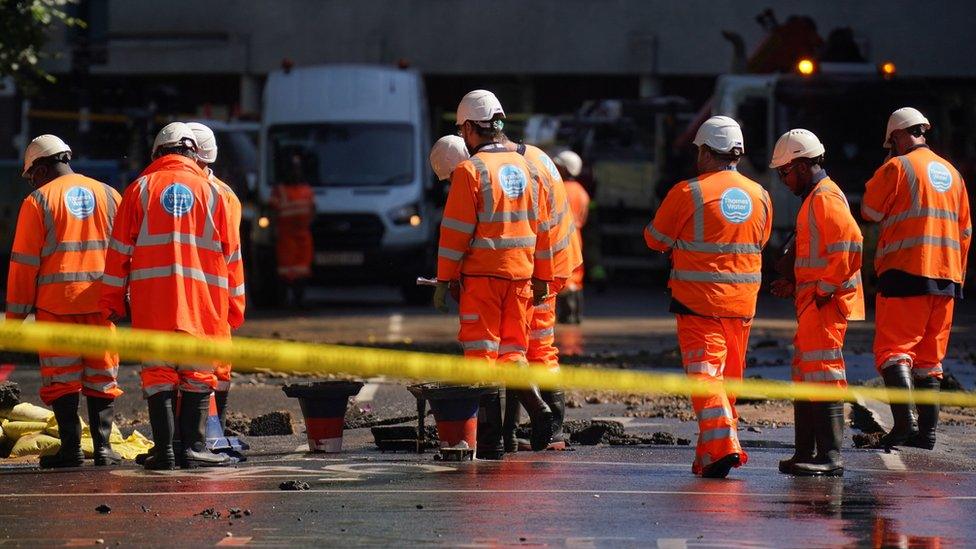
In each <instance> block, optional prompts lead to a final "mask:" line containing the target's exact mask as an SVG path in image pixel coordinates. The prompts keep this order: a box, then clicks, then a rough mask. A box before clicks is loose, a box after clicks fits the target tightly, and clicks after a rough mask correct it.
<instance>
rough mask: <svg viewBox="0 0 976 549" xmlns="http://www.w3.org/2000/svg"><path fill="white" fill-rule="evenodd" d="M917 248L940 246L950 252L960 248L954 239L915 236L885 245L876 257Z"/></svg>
mask: <svg viewBox="0 0 976 549" xmlns="http://www.w3.org/2000/svg"><path fill="white" fill-rule="evenodd" d="M917 246H940V247H943V248H949V249H950V250H958V249H959V248H960V246H959V241H958V240H956V239H954V238H949V237H937V236H916V237H912V238H906V239H904V240H897V241H895V242H892V243H891V244H887V245H885V247H884V248H881V249H879V250H878V253H877V256H876V257H881V256H884V255H888V254H890V253H892V252H897V251H898V250H904V249H907V248H915V247H917Z"/></svg>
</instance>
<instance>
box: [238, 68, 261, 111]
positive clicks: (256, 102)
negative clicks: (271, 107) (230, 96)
mask: <svg viewBox="0 0 976 549" xmlns="http://www.w3.org/2000/svg"><path fill="white" fill-rule="evenodd" d="M240 103H241V114H242V115H243V114H257V113H259V112H261V82H260V80H259V79H258V77H256V76H254V75H250V74H242V75H241V85H240Z"/></svg>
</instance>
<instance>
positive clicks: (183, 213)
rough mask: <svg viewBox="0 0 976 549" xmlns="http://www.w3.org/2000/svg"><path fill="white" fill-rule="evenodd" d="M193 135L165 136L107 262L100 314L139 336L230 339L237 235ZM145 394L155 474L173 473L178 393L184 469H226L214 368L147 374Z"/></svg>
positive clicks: (182, 128)
mask: <svg viewBox="0 0 976 549" xmlns="http://www.w3.org/2000/svg"><path fill="white" fill-rule="evenodd" d="M197 151H198V147H197V143H196V136H195V135H194V134H193V130H191V129H190V128H188V127H187V126H186V124H183V123H182V122H174V123H172V124H169V125H167V126H165V127H164V128H163V129H162V130H161V131H160V132H159V134H158V135H157V136H156V140H155V142H154V144H153V154H152V156H153V161H152V163H151V164H150V165H149V166H148V167H147V168H146V169H145V170H144V171H143V172H142V174H141V176H140V177H139V179H137V180H136V181H135V182H133V183H132V184H131V185H129V187H128V188H127V189H126V190H125V193H124V194H123V196H122V203H121V205H120V206H119V212H118V216H117V218H116V222H115V225H114V227H113V228H112V239H111V242H110V247H109V252H108V255H107V257H106V265H105V276H104V277H102V282H101V296H100V298H99V307H100V308H101V310H102V312H103V314H104V315H105V316H106V318H109V319H118V318H121V317H122V316H124V314H125V297H126V295H127V294H128V296H129V303H130V309H131V317H132V327H133V328H138V329H149V330H160V331H166V332H180V333H185V334H189V335H192V336H195V337H199V338H204V339H224V338H226V337H228V336H227V333H228V330H227V325H228V323H229V324H230V328H231V329H234V328H237V327H238V326H239V325H240V323H241V322H242V321H243V318H235V317H233V316H231V315H230V301H231V300H230V295H229V294H230V287H229V286H230V280H231V276H230V273H229V270H228V263H229V262H230V261H231V260H232V259H233V258H234V257H235V256H237V255H238V254H239V253H240V241H239V239H238V235H236V234H235V233H234V231H233V230H232V229H231V222H230V216H229V215H228V214H227V208H226V206H225V204H226V203H225V201H224V199H223V198H222V196H221V194H220V192H219V190H218V188H217V186H215V185H213V184H212V183H210V181H209V180H208V178H207V174H206V172H204V171H203V169H202V168H201V167H200V166H199V165H198V164H197ZM141 377H142V390H143V394H144V395H145V397H146V399H147V400H148V403H149V421H150V423H151V425H152V431H153V442H154V443H155V445H154V446H153V449H152V450H151V452H150V454H149V456H148V458H147V459H146V461H145V467H146V468H147V469H163V470H165V469H173V468H174V467H175V466H176V465H177V456H176V455H175V453H174V448H173V434H174V428H175V425H174V416H173V408H174V402H175V400H176V393H177V391H179V392H180V409H179V425H180V439H181V441H182V446H183V451H182V453H181V455H180V456H179V464H180V465H181V466H183V467H198V466H220V465H226V464H228V463H229V460H228V458H227V456H225V455H221V454H214V453H212V452H210V451H209V450H208V449H207V447H206V421H207V417H208V415H209V413H208V412H209V408H210V395H211V394H212V393H213V390H214V388H215V387H216V385H217V378H216V375H215V373H214V364H213V363H212V362H208V363H202V364H192V365H176V364H173V363H169V362H165V361H162V360H152V361H148V362H146V363H145V364H143V367H142V372H141Z"/></svg>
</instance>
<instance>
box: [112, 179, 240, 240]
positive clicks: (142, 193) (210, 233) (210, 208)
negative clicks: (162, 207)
mask: <svg viewBox="0 0 976 549" xmlns="http://www.w3.org/2000/svg"><path fill="white" fill-rule="evenodd" d="M136 185H138V186H139V199H140V201H141V202H142V209H143V216H142V226H141V227H140V228H139V235H138V236H137V237H136V246H160V245H165V244H173V243H179V244H187V245H191V246H196V247H198V248H202V249H204V250H208V251H213V252H223V248H222V247H221V244H220V242H219V241H217V240H215V239H214V233H215V229H214V220H213V212H214V209H215V208H216V203H217V200H220V196H219V194H218V192H217V189H216V187H215V186H214V185H213V184H211V185H210V194H211V199H210V203H209V204H207V216H206V218H205V219H206V221H205V222H204V228H203V236H200V237H198V236H196V235H195V234H186V233H181V232H178V231H173V232H168V233H162V234H150V233H149V215H148V212H149V185H148V178H147V177H146V176H143V177H141V178H139V180H138V181H137V182H136ZM130 255H131V254H130Z"/></svg>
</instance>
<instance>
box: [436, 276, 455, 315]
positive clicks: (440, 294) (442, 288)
mask: <svg viewBox="0 0 976 549" xmlns="http://www.w3.org/2000/svg"><path fill="white" fill-rule="evenodd" d="M450 286H451V285H450V283H449V282H441V281H437V286H435V287H434V308H435V309H437V310H438V311H440V312H442V313H446V312H447V295H448V294H449V293H451V288H450Z"/></svg>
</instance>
